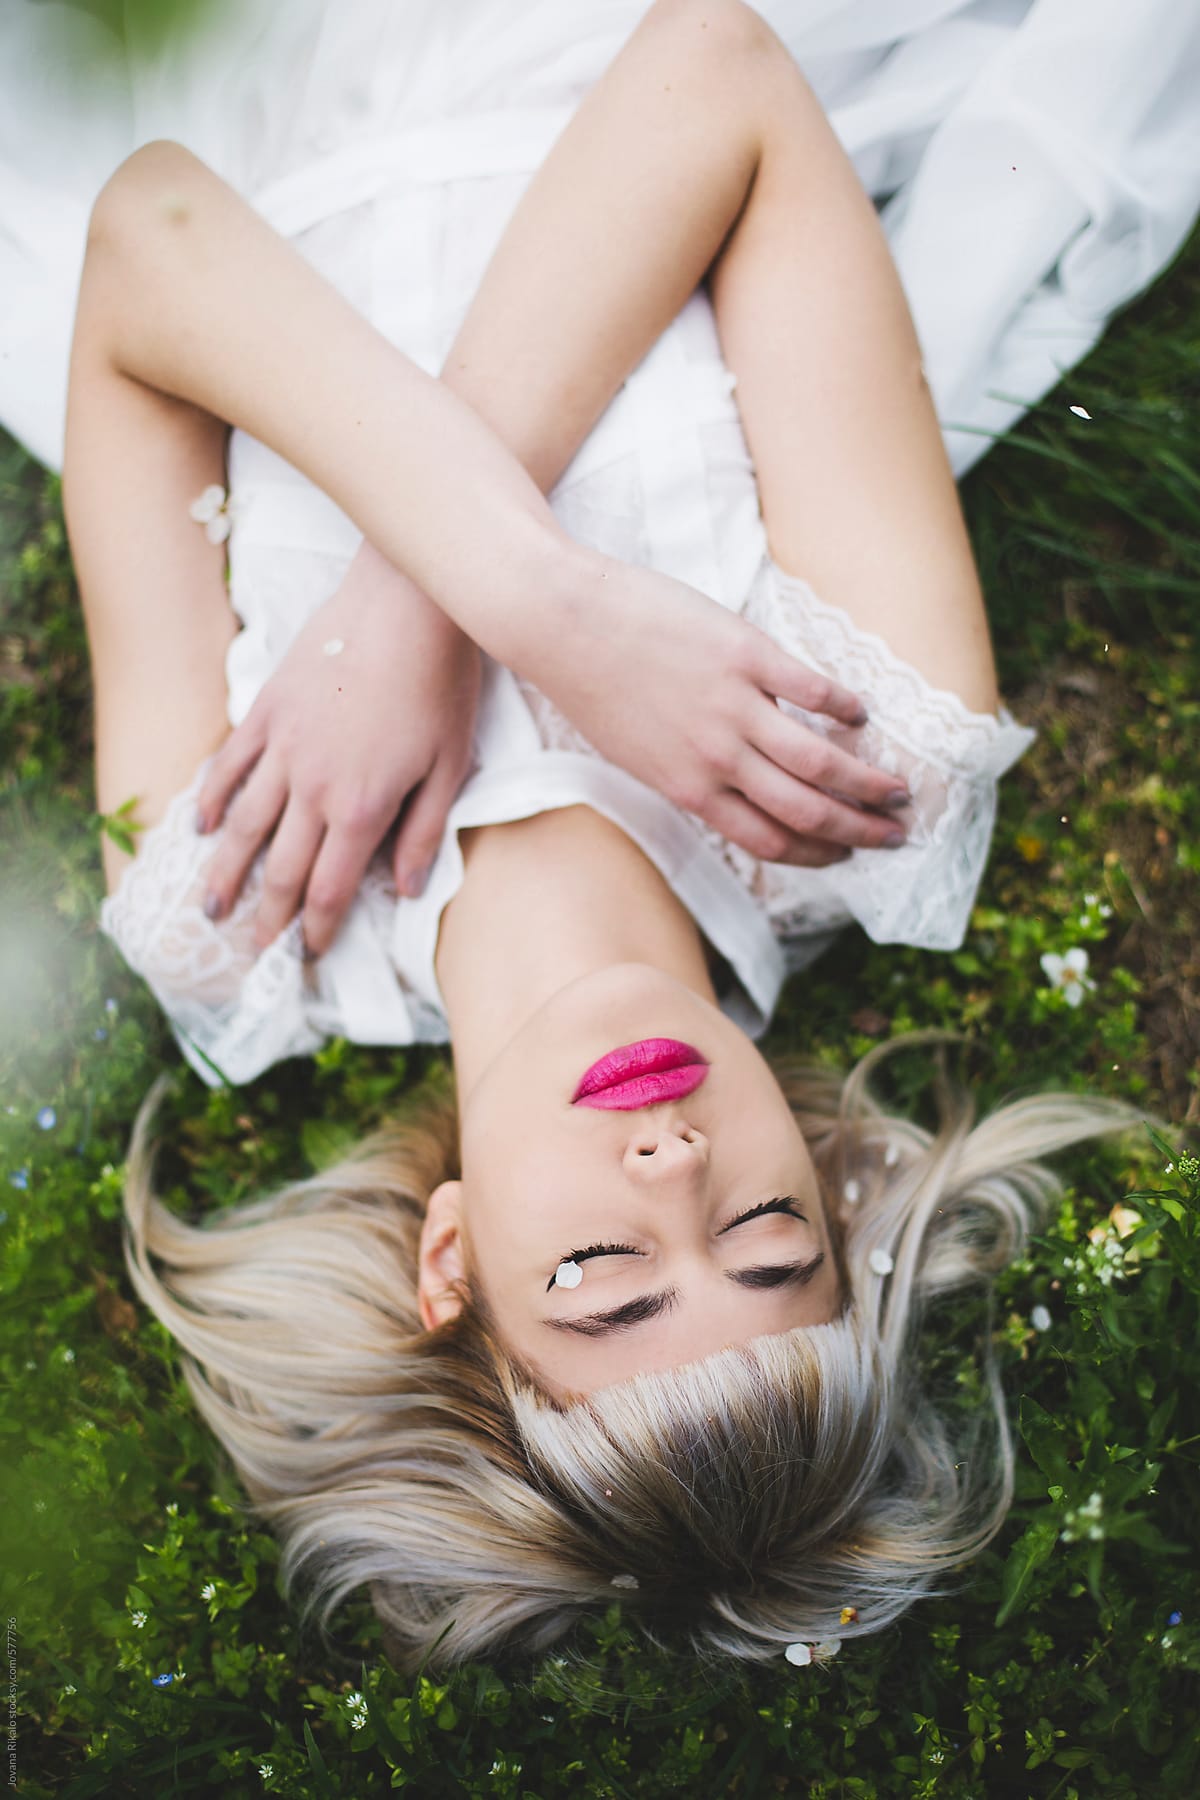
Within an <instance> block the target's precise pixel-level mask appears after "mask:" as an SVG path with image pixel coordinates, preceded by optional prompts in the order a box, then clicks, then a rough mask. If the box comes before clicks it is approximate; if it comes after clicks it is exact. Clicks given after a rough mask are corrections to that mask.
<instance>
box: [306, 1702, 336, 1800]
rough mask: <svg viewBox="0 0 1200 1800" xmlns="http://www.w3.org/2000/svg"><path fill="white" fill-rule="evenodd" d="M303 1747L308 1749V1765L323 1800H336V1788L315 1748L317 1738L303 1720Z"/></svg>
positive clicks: (323, 1759) (322, 1758)
mask: <svg viewBox="0 0 1200 1800" xmlns="http://www.w3.org/2000/svg"><path fill="white" fill-rule="evenodd" d="M304 1747H305V1749H306V1750H307V1751H308V1766H309V1768H310V1769H311V1770H312V1772H313V1774H314V1775H315V1776H316V1778H317V1785H318V1787H319V1788H320V1790H321V1793H322V1795H323V1796H324V1800H337V1790H336V1789H335V1787H334V1785H333V1781H332V1779H331V1777H330V1774H329V1770H328V1768H327V1766H326V1763H325V1758H324V1757H323V1756H322V1755H321V1752H320V1751H319V1750H318V1748H317V1740H316V1738H315V1737H314V1736H313V1734H312V1726H311V1725H310V1724H309V1722H308V1720H307V1719H305V1721H304Z"/></svg>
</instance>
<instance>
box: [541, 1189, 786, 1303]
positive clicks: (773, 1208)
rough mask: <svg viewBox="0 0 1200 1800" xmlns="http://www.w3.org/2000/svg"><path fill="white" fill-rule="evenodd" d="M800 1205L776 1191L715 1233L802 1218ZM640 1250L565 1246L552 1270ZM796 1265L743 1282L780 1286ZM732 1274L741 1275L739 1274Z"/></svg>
mask: <svg viewBox="0 0 1200 1800" xmlns="http://www.w3.org/2000/svg"><path fill="white" fill-rule="evenodd" d="M799 1205H800V1202H799V1201H798V1200H797V1198H796V1196H795V1195H794V1194H780V1195H777V1196H776V1198H775V1199H774V1200H760V1201H759V1203H758V1205H757V1206H750V1207H747V1209H746V1211H745V1212H741V1213H739V1214H738V1216H737V1218H736V1219H730V1221H729V1223H728V1225H722V1227H721V1229H720V1231H719V1232H718V1233H717V1236H718V1237H724V1235H725V1233H726V1232H727V1231H732V1230H733V1229H734V1228H735V1226H738V1225H744V1224H745V1223H746V1222H747V1220H748V1219H760V1218H762V1217H763V1216H764V1214H766V1213H785V1214H786V1215H787V1216H788V1218H791V1219H800V1220H803V1219H804V1217H805V1215H804V1214H803V1213H802V1212H799V1211H798V1210H797V1208H798V1207H799ZM643 1254H644V1253H643V1252H642V1251H640V1250H637V1249H635V1248H634V1246H633V1245H632V1244H589V1245H588V1247H587V1249H586V1250H568V1251H567V1253H566V1255H565V1256H560V1257H559V1259H558V1262H557V1263H556V1264H555V1265H554V1267H555V1273H557V1271H558V1267H559V1264H560V1263H565V1262H573V1263H582V1262H587V1261H589V1259H590V1258H592V1257H594V1256H641V1255H643ZM799 1266H800V1265H799V1264H791V1263H785V1264H783V1265H781V1272H780V1275H779V1279H778V1280H774V1279H773V1280H757V1279H752V1280H750V1281H747V1282H745V1283H744V1284H743V1285H744V1286H746V1287H782V1286H784V1285H785V1283H786V1282H787V1281H788V1280H789V1279H791V1280H794V1279H795V1276H794V1275H792V1274H790V1273H789V1272H790V1271H792V1270H793V1269H795V1268H798V1267H799ZM745 1273H746V1274H749V1275H750V1276H752V1277H758V1276H764V1275H774V1271H773V1270H764V1269H750V1270H747V1271H745ZM813 1273H815V1269H814V1270H812V1271H810V1273H809V1276H808V1279H810V1280H811V1277H812V1274H813ZM735 1278H736V1279H740V1277H735ZM554 1285H555V1279H554V1275H551V1277H550V1279H549V1281H548V1282H547V1283H546V1292H547V1293H549V1292H550V1291H551V1289H552V1288H553V1287H554Z"/></svg>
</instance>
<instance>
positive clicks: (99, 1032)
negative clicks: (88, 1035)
mask: <svg viewBox="0 0 1200 1800" xmlns="http://www.w3.org/2000/svg"><path fill="white" fill-rule="evenodd" d="M107 1036H108V1033H107V1031H105V1029H104V1027H103V1025H97V1027H96V1029H95V1031H93V1033H92V1037H93V1038H94V1039H95V1041H96V1043H98V1044H102V1043H103V1042H104V1040H105V1038H106V1037H107Z"/></svg>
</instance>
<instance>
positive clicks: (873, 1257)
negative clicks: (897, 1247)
mask: <svg viewBox="0 0 1200 1800" xmlns="http://www.w3.org/2000/svg"><path fill="white" fill-rule="evenodd" d="M867 1261H868V1262H869V1263H870V1265H871V1267H872V1268H873V1269H874V1271H875V1273H876V1275H890V1274H891V1272H892V1270H893V1269H894V1268H895V1266H896V1265H895V1263H894V1262H893V1261H892V1258H891V1256H890V1255H889V1254H888V1252H887V1251H886V1250H872V1252H871V1254H870V1256H868V1258H867Z"/></svg>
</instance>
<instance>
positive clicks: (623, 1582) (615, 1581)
mask: <svg viewBox="0 0 1200 1800" xmlns="http://www.w3.org/2000/svg"><path fill="white" fill-rule="evenodd" d="M612 1585H613V1587H619V1588H635V1587H637V1585H638V1578H637V1576H636V1575H614V1576H613V1578H612Z"/></svg>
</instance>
